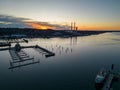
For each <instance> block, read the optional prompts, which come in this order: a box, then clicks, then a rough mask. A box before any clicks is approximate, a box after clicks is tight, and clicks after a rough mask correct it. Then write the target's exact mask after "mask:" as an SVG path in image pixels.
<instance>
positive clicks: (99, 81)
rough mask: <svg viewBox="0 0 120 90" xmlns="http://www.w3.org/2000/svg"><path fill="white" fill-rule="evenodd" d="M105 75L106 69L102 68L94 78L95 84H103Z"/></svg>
mask: <svg viewBox="0 0 120 90" xmlns="http://www.w3.org/2000/svg"><path fill="white" fill-rule="evenodd" d="M106 75H107V72H106V70H105V69H103V68H102V69H101V70H100V72H99V73H98V74H97V76H96V78H95V84H104V82H105V79H106Z"/></svg>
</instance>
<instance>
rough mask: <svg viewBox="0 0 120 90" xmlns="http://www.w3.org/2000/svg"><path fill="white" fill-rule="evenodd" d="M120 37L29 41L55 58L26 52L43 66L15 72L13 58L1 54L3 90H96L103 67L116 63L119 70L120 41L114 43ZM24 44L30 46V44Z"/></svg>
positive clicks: (32, 50)
mask: <svg viewBox="0 0 120 90" xmlns="http://www.w3.org/2000/svg"><path fill="white" fill-rule="evenodd" d="M119 38H120V36H119V35H116V34H112V33H105V34H100V35H91V36H84V37H77V38H76V37H75V38H51V39H43V38H40V39H39V38H37V39H30V42H29V45H35V44H38V45H40V46H41V47H44V48H47V49H48V50H50V51H52V52H54V53H55V54H56V55H55V56H54V57H50V58H45V57H44V55H42V54H40V53H38V52H36V50H34V49H33V48H27V49H24V51H25V52H26V53H27V54H28V55H30V56H34V60H38V59H40V65H38V64H34V65H30V66H26V67H24V68H23V67H22V70H21V69H20V70H16V71H15V72H14V73H13V72H10V70H8V67H9V66H10V62H9V59H10V57H11V56H10V55H9V52H8V50H6V51H0V58H1V60H0V72H1V77H0V80H1V81H0V89H1V90H9V89H12V90H23V89H24V90H26V89H29V90H34V89H39V90H59V89H60V88H62V90H71V89H72V90H95V87H94V80H95V77H96V74H97V73H98V71H99V69H100V68H101V67H105V68H109V66H110V65H111V64H112V63H113V64H114V65H115V70H117V71H120V60H119V59H120V55H119V53H120V46H119V41H116V40H112V39H119ZM104 44H105V45H104ZM109 44H110V45H109ZM113 44H114V45H113ZM13 45H14V43H13ZM21 45H22V46H28V44H27V43H21ZM20 64H21V63H20ZM18 65H19V63H18ZM19 68H21V67H19ZM19 68H18V69H19ZM119 84H120V81H118V83H116V84H115V85H113V88H114V89H115V90H119V89H120V86H119Z"/></svg>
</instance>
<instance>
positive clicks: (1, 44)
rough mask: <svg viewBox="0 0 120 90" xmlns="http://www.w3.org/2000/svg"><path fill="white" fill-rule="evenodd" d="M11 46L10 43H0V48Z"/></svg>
mask: <svg viewBox="0 0 120 90" xmlns="http://www.w3.org/2000/svg"><path fill="white" fill-rule="evenodd" d="M5 46H11V44H10V43H9V42H0V47H5Z"/></svg>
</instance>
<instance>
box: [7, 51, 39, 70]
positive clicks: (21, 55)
mask: <svg viewBox="0 0 120 90" xmlns="http://www.w3.org/2000/svg"><path fill="white" fill-rule="evenodd" d="M9 53H10V55H11V58H12V61H10V67H9V69H13V68H17V67H22V66H26V65H30V64H34V63H39V61H34V57H30V56H29V55H28V54H27V53H25V52H24V51H23V50H20V51H19V52H17V51H15V50H14V49H9ZM27 61H28V62H27Z"/></svg>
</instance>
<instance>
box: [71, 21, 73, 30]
mask: <svg viewBox="0 0 120 90" xmlns="http://www.w3.org/2000/svg"><path fill="white" fill-rule="evenodd" d="M72 25H73V23H72V22H71V30H72V28H73V26H72Z"/></svg>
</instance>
